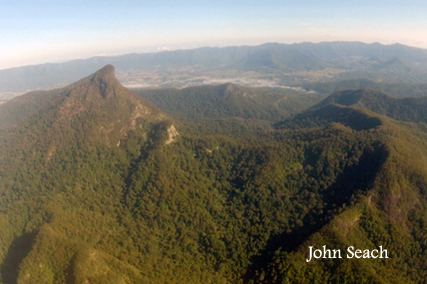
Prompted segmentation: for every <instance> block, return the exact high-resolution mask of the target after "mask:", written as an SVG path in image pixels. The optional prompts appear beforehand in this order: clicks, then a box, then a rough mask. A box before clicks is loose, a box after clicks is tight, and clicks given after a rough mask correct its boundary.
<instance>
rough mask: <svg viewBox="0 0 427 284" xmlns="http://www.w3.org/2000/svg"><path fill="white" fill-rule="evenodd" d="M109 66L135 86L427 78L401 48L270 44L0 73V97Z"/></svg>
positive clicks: (411, 52)
mask: <svg viewBox="0 0 427 284" xmlns="http://www.w3.org/2000/svg"><path fill="white" fill-rule="evenodd" d="M106 64H114V65H115V66H116V68H117V70H118V74H119V79H120V80H121V81H122V82H123V83H124V84H125V85H128V86H151V87H153V86H154V87H156V86H157V87H159V86H163V87H182V86H190V85H200V84H204V83H206V82H207V83H212V82H227V81H231V82H235V83H243V84H244V85H261V86H285V85H301V84H302V83H307V82H327V81H336V80H349V79H370V80H373V81H375V82H403V81H405V82H406V83H417V82H422V81H423V80H424V78H425V75H426V74H427V51H426V50H423V49H419V48H413V47H408V46H404V45H400V44H394V45H382V44H378V43H375V44H365V43H360V42H326V43H298V44H278V43H268V44H263V45H259V46H232V47H222V48H214V47H212V48H210V47H206V48H198V49H191V50H177V51H167V52H159V53H146V54H127V55H122V56H109V57H94V58H88V59H80V60H74V61H69V62H64V63H54V64H41V65H34V66H24V67H18V68H12V69H5V70H0V93H5V92H24V91H31V90H36V89H49V88H53V87H60V86H64V85H66V84H69V83H71V82H73V81H75V80H77V79H78V78H81V77H83V76H84V75H85V74H88V73H90V72H91V71H92V70H96V69H99V68H101V67H102V66H104V65H106Z"/></svg>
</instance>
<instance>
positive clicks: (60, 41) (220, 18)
mask: <svg viewBox="0 0 427 284" xmlns="http://www.w3.org/2000/svg"><path fill="white" fill-rule="evenodd" d="M307 41H311V42H319V41H363V42H381V43H385V44H391V43H396V42H399V43H402V44H407V45H411V46H417V47H423V48H427V1H424V0H358V1H357V0H306V1H305V0H299V1H286V0H282V1H279V0H258V1H253V0H246V1H243V0H228V1H227V0H210V1H206V0H197V1H196V0H187V1H181V0H175V1H173V0H153V1H145V0H140V1H134V0H116V1H113V0H103V1H100V0H86V1H84V0H69V1H65V0H31V1H30V0H8V1H6V0H0V69H3V68H9V67H14V66H21V65H28V64H37V63H44V62H60V61H65V60H69V59H75V58H86V57H92V56H99V55H115V54H123V53H133V52H153V51H161V50H171V49H183V48H194V47H200V46H226V45H255V44H261V43H265V42H283V43H294V42H307Z"/></svg>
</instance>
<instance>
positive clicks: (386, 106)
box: [319, 89, 427, 122]
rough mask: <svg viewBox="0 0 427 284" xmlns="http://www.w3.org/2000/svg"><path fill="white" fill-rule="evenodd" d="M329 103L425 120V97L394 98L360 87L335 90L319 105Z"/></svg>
mask: <svg viewBox="0 0 427 284" xmlns="http://www.w3.org/2000/svg"><path fill="white" fill-rule="evenodd" d="M331 103H335V104H339V105H344V106H356V107H360V108H365V109H368V110H370V111H373V112H376V113H378V114H382V115H385V116H389V117H391V118H394V119H396V120H403V121H412V122H427V97H420V98H403V99H396V98H392V97H390V96H388V95H386V94H384V93H382V92H379V91H376V90H369V89H368V90H366V89H362V90H350V91H342V92H337V93H335V94H333V95H331V96H329V97H328V98H327V99H325V100H324V101H323V102H322V103H321V104H319V106H322V105H326V104H331Z"/></svg>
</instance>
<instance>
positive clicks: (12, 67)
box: [0, 40, 427, 71]
mask: <svg viewBox="0 0 427 284" xmlns="http://www.w3.org/2000/svg"><path fill="white" fill-rule="evenodd" d="M333 43H359V44H365V45H382V46H395V45H400V46H404V47H408V48H414V49H420V50H425V51H427V47H421V46H415V45H409V44H405V43H401V42H394V43H385V42H380V41H372V42H368V41H361V40H331V41H295V42H279V41H266V42H263V43H254V44H250V43H248V44H230V45H200V46H194V47H183V48H171V49H166V50H153V51H140V52H138V51H135V52H123V53H121V52H117V53H115V52H111V53H107V54H100V55H91V56H85V57H76V58H68V59H63V60H57V61H55V60H52V61H45V62H40V63H32V64H23V65H16V66H8V67H4V68H0V71H7V70H13V69H19V68H25V67H36V66H40V65H58V64H66V63H71V62H75V61H84V60H90V59H96V58H108V57H121V56H127V55H145V54H161V53H169V52H176V51H188V50H197V49H204V48H212V49H215V48H218V49H220V48H230V47H257V46H263V45H268V44H278V45H302V44H333Z"/></svg>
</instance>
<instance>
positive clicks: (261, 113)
mask: <svg viewBox="0 0 427 284" xmlns="http://www.w3.org/2000/svg"><path fill="white" fill-rule="evenodd" d="M136 92H137V94H138V96H140V97H141V98H143V99H145V100H147V101H149V102H151V103H152V104H154V105H155V106H157V107H158V108H160V109H162V110H163V111H165V112H167V113H169V114H171V115H172V116H174V117H177V118H180V119H186V120H190V121H195V120H196V121H197V120H202V119H224V118H242V119H259V120H269V121H274V120H279V119H283V118H285V117H288V116H290V115H292V114H295V113H297V112H299V111H302V110H304V109H306V108H308V107H310V106H312V105H314V104H315V103H317V102H318V101H320V99H321V97H320V96H318V95H316V94H310V93H304V92H302V91H296V90H289V89H280V88H249V87H243V86H238V85H234V84H224V85H218V86H199V87H190V88H184V89H157V90H149V89H141V90H136Z"/></svg>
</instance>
